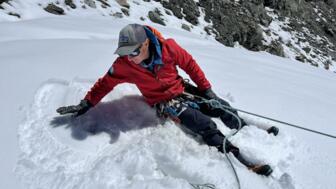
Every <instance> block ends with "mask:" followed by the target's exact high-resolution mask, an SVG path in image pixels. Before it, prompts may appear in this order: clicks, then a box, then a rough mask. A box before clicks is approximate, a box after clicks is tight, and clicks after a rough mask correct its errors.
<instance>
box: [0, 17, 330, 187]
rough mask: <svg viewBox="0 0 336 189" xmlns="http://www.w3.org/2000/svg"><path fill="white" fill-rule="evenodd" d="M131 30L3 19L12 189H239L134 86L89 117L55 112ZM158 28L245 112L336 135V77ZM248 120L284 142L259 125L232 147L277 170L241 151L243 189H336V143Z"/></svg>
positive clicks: (226, 169) (4, 178) (5, 148)
mask: <svg viewBox="0 0 336 189" xmlns="http://www.w3.org/2000/svg"><path fill="white" fill-rule="evenodd" d="M128 23H131V21H130V20H125V19H113V18H102V17H91V18H85V19H83V18H79V17H72V16H62V17H49V18H40V19H31V20H25V21H18V22H0V28H1V30H0V60H1V63H0V66H1V69H0V77H1V78H0V86H1V89H2V92H1V93H0V98H1V99H2V106H3V108H2V111H1V114H2V116H1V119H0V124H1V126H2V129H3V130H2V132H0V138H1V142H0V149H1V150H0V153H1V160H2V161H1V168H2V169H1V171H0V178H1V180H0V187H1V188H14V189H16V188H34V189H35V188H62V189H63V188H64V189H67V188H155V189H156V188H167V189H168V188H181V189H182V188H183V189H185V188H191V185H190V184H189V183H196V184H204V183H211V184H214V185H215V186H216V188H218V189H220V188H237V183H236V181H235V179H234V175H233V172H232V170H231V168H230V165H229V164H228V161H227V160H226V159H225V156H224V155H223V154H220V153H218V152H217V151H216V150H215V149H213V148H208V147H207V146H206V145H204V144H202V143H199V142H197V140H195V138H193V137H192V136H189V135H188V134H186V133H184V132H183V131H182V130H181V129H180V128H179V126H178V125H176V124H174V123H173V122H166V123H161V122H160V121H159V120H158V119H157V118H156V116H155V112H154V110H153V109H152V108H150V107H148V106H147V105H146V104H145V103H144V101H143V99H142V98H141V96H140V92H139V91H138V90H137V88H136V87H135V86H134V85H129V84H123V85H119V86H118V87H116V88H115V89H114V91H113V92H111V93H110V94H109V95H107V96H106V97H105V98H104V99H103V101H102V102H101V103H100V104H99V105H97V106H96V107H95V108H94V109H92V110H90V111H89V112H88V113H87V114H85V115H84V116H82V117H79V118H77V119H74V118H72V117H69V116H59V115H57V113H56V112H55V110H56V108H58V107H59V106H64V105H70V104H77V103H78V102H79V101H80V100H81V99H82V98H83V96H84V95H85V93H86V91H87V90H88V89H89V88H90V87H91V86H92V84H93V83H94V82H95V80H96V79H97V78H98V77H100V76H102V75H103V74H104V73H106V71H107V70H108V68H109V67H110V66H111V64H112V62H113V60H114V59H115V58H116V55H114V54H113V52H114V50H115V48H116V46H117V37H118V36H117V35H118V33H119V31H120V29H121V28H122V27H124V26H125V25H126V24H128ZM155 27H156V28H157V29H158V30H159V31H162V33H163V35H164V36H167V37H173V38H174V39H176V41H177V42H178V43H180V44H181V46H183V47H184V48H185V49H187V50H188V51H189V52H190V53H191V54H192V55H193V56H194V58H195V59H196V60H197V61H198V63H199V64H200V66H201V67H202V68H203V70H204V72H205V74H206V75H207V77H208V79H209V80H210V81H211V83H212V85H213V88H214V91H216V92H217V93H218V94H219V95H220V96H222V97H225V98H226V99H228V100H230V101H231V105H233V106H234V107H236V108H239V109H244V110H246V111H250V112H254V113H257V114H261V115H265V116H269V117H272V118H275V119H279V120H282V121H287V122H290V123H293V124H298V125H301V126H304V127H306V128H310V129H314V130H319V131H321V132H326V133H329V134H332V135H336V128H335V127H334V126H333V123H335V121H336V117H335V116H334V115H335V112H336V108H335V107H336V103H335V102H336V89H335V87H334V83H335V82H336V76H335V74H333V73H331V72H329V71H325V70H322V69H316V68H314V67H311V66H308V65H304V64H298V63H296V62H293V61H292V60H289V59H285V58H280V57H276V56H272V55H269V54H267V53H264V52H250V51H247V50H244V49H241V48H227V47H224V46H222V45H221V44H219V43H217V42H215V41H213V40H205V39H204V38H201V37H199V36H198V35H196V34H191V33H189V32H186V31H183V30H180V29H176V28H174V27H162V26H158V25H155ZM180 73H181V74H182V75H183V76H186V74H185V73H183V72H182V71H180ZM241 116H243V117H244V118H246V119H247V120H249V121H250V122H251V123H258V124H261V125H268V126H269V125H276V126H278V127H279V128H280V133H279V135H278V136H276V137H275V136H273V135H268V134H267V133H266V132H265V131H263V130H261V129H259V128H257V126H254V124H252V125H251V126H250V127H246V128H243V129H242V130H241V131H240V132H239V133H238V134H237V135H235V136H234V137H232V138H231V139H230V140H231V141H232V142H233V143H234V144H237V145H238V146H239V147H240V148H241V150H242V153H243V154H244V155H245V156H246V157H247V158H249V159H251V160H252V161H254V162H259V163H268V164H270V165H271V166H272V167H273V168H274V173H273V174H272V177H270V178H266V177H262V176H259V175H256V174H254V173H252V172H251V171H248V170H247V169H246V168H245V167H244V166H243V165H241V164H240V163H239V162H238V161H236V160H235V159H234V158H233V157H232V156H231V155H230V157H231V159H232V161H233V164H234V166H235V167H236V169H237V171H238V175H239V178H240V181H241V184H242V188H260V189H263V188H275V189H277V188H279V189H283V188H291V187H292V188H293V187H294V188H297V189H299V188H304V189H316V188H323V189H331V188H333V186H332V184H333V181H334V179H335V178H336V172H335V171H334V170H335V168H336V150H335V148H333V146H335V144H336V141H335V139H331V138H326V137H324V136H320V135H316V134H313V133H308V132H306V131H302V130H298V129H295V128H290V127H287V126H285V125H282V124H277V123H272V122H269V121H265V120H262V119H257V118H254V117H251V116H249V115H246V114H241ZM214 121H216V123H217V125H218V127H219V129H220V130H221V131H223V132H224V133H225V134H228V133H229V132H230V130H229V129H228V128H227V127H225V126H224V125H223V124H222V123H221V122H220V121H219V120H217V119H214ZM256 125H257V124H256Z"/></svg>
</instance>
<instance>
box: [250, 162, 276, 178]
mask: <svg viewBox="0 0 336 189" xmlns="http://www.w3.org/2000/svg"><path fill="white" fill-rule="evenodd" d="M248 169H249V170H251V171H253V172H255V173H257V174H258V175H264V176H267V177H268V176H270V175H271V173H272V172H273V170H272V168H271V167H270V166H269V165H254V166H251V167H249V168H248Z"/></svg>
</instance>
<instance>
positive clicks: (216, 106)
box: [185, 92, 336, 139]
mask: <svg viewBox="0 0 336 189" xmlns="http://www.w3.org/2000/svg"><path fill="white" fill-rule="evenodd" d="M185 93H186V92H185ZM186 94H187V95H192V96H194V97H197V98H199V99H201V100H202V102H204V103H205V102H209V103H210V105H211V106H213V107H214V108H221V109H223V108H224V109H223V110H225V111H227V110H228V109H230V110H234V111H238V112H242V113H245V114H249V115H253V116H256V117H260V118H263V119H267V120H270V121H274V122H277V123H281V124H283V125H286V126H290V127H294V128H297V129H301V130H305V131H308V132H312V133H315V134H319V135H323V136H326V137H330V138H334V139H336V136H335V135H331V134H327V133H323V132H320V131H316V130H312V129H307V128H305V127H302V126H299V125H295V124H291V123H288V122H284V121H280V120H277V119H273V118H269V117H266V116H262V115H259V114H255V113H252V112H248V111H245V110H241V109H238V108H233V107H231V106H226V105H223V104H221V103H220V102H218V101H217V100H215V99H211V100H207V99H205V98H204V97H201V96H198V95H193V94H190V93H186Z"/></svg>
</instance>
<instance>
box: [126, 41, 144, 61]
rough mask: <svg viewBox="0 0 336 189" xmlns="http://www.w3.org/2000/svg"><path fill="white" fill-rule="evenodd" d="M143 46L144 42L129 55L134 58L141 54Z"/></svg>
mask: <svg viewBox="0 0 336 189" xmlns="http://www.w3.org/2000/svg"><path fill="white" fill-rule="evenodd" d="M141 47H142V44H141V45H140V46H139V47H138V48H136V49H135V50H134V51H133V52H132V53H131V54H129V55H128V57H130V58H134V57H136V56H139V54H140V53H141V52H140V50H141Z"/></svg>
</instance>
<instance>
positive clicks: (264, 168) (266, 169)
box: [218, 141, 273, 176]
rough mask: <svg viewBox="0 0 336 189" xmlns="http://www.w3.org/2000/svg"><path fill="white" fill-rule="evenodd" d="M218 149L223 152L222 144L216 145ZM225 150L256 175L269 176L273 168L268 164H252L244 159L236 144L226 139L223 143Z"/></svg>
mask: <svg viewBox="0 0 336 189" xmlns="http://www.w3.org/2000/svg"><path fill="white" fill-rule="evenodd" d="M218 150H219V151H220V152H222V153H224V151H223V145H221V146H219V147H218ZM225 151H226V152H227V153H228V152H231V153H232V154H233V155H234V156H235V157H236V158H237V160H238V161H239V162H240V163H242V164H243V165H245V166H246V167H247V168H248V169H249V170H251V171H253V172H255V173H256V174H258V175H264V176H269V175H270V174H271V173H272V172H273V170H272V168H271V167H270V166H269V165H256V164H253V163H251V162H249V161H248V160H246V159H245V158H244V157H243V156H242V155H241V154H240V152H239V148H237V147H236V146H234V145H233V144H232V143H231V142H229V141H227V143H226V145H225Z"/></svg>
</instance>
